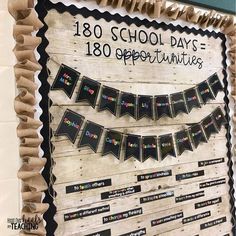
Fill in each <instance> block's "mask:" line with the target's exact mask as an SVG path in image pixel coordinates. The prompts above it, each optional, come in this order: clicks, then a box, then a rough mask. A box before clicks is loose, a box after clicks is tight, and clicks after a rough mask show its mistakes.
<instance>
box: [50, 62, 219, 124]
mask: <svg viewBox="0 0 236 236" xmlns="http://www.w3.org/2000/svg"><path fill="white" fill-rule="evenodd" d="M79 76H80V73H79V72H77V71H75V70H74V69H72V68H70V67H68V66H66V65H64V64H62V65H61V66H60V69H59V71H58V73H57V76H56V78H55V80H54V83H53V84H52V87H51V89H52V90H58V89H60V90H63V91H64V92H65V93H66V95H67V96H68V97H69V98H71V97H72V94H73V91H74V89H75V86H76V84H77V81H78V79H79ZM100 90H101V91H100ZM220 91H223V86H222V84H221V81H220V79H219V77H218V75H217V73H214V74H213V75H211V76H210V77H209V78H208V79H206V80H204V81H203V82H201V83H199V84H197V85H196V86H194V87H192V88H189V89H187V90H185V91H182V92H178V93H173V94H170V95H156V96H149V95H135V94H132V93H127V92H123V91H119V90H117V89H114V88H111V87H108V86H104V85H101V84H100V83H99V82H97V81H95V80H93V79H90V78H88V77H86V76H84V77H83V78H82V80H81V83H80V87H79V91H78V95H77V97H76V100H75V102H76V103H79V102H87V103H88V104H89V105H90V106H91V107H93V108H95V107H96V103H97V102H98V104H99V105H98V111H99V112H100V111H103V110H108V111H109V112H111V113H112V114H113V115H114V116H116V115H118V114H119V116H120V117H121V116H124V115H129V116H131V117H133V118H134V119H136V120H139V119H142V118H143V117H146V118H150V119H160V118H161V117H163V116H167V117H171V118H173V117H176V116H177V115H178V114H179V113H189V112H191V110H192V109H193V108H200V107H201V104H206V103H207V101H209V100H212V99H215V97H216V96H217V94H218V92H220ZM100 92H101V94H100V96H99V93H100ZM98 97H99V99H98ZM98 100H99V101H98ZM153 108H154V109H153Z"/></svg>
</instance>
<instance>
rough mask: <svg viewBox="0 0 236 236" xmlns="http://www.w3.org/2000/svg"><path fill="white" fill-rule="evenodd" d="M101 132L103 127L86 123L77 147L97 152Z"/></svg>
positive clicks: (89, 122)
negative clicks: (85, 147) (88, 148)
mask: <svg viewBox="0 0 236 236" xmlns="http://www.w3.org/2000/svg"><path fill="white" fill-rule="evenodd" d="M102 132H103V126H101V125H98V124H96V123H93V122H91V121H87V122H86V124H85V126H84V129H83V133H82V135H81V138H80V141H79V144H78V147H84V146H88V147H90V148H91V149H92V150H93V151H94V152H97V148H98V144H99V142H100V138H101V135H102Z"/></svg>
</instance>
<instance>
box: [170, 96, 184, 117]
mask: <svg viewBox="0 0 236 236" xmlns="http://www.w3.org/2000/svg"><path fill="white" fill-rule="evenodd" d="M170 101H171V104H172V108H173V113H174V116H177V115H178V114H179V113H180V112H183V113H188V110H187V107H186V104H185V101H184V93H183V92H179V93H173V94H171V95H170Z"/></svg>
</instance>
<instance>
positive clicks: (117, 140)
mask: <svg viewBox="0 0 236 236" xmlns="http://www.w3.org/2000/svg"><path fill="white" fill-rule="evenodd" d="M122 140H123V134H122V133H120V132H117V131H113V130H108V131H107V132H106V135H105V139H104V145H103V151H102V155H103V156H105V155H107V154H109V153H111V154H113V155H114V156H115V157H116V158H117V159H119V158H120V150H121V145H122Z"/></svg>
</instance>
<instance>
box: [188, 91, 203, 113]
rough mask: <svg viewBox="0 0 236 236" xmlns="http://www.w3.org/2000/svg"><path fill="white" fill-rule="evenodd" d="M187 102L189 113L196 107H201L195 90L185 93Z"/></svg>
mask: <svg viewBox="0 0 236 236" xmlns="http://www.w3.org/2000/svg"><path fill="white" fill-rule="evenodd" d="M184 96H185V101H186V103H187V107H188V111H189V112H190V111H191V110H192V109H193V108H194V107H201V105H200V102H199V100H198V96H197V91H196V89H195V88H191V89H187V90H185V91H184Z"/></svg>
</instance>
